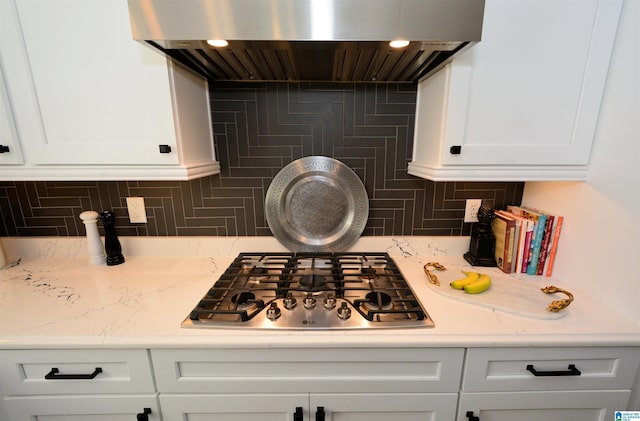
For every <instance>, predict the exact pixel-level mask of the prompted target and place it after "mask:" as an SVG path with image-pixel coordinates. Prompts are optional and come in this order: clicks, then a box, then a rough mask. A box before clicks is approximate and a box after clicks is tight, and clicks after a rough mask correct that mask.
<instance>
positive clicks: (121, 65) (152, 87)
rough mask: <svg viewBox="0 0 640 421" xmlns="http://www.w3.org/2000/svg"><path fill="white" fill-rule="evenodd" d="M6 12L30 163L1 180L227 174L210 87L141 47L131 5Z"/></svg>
mask: <svg viewBox="0 0 640 421" xmlns="http://www.w3.org/2000/svg"><path fill="white" fill-rule="evenodd" d="M0 7H1V8H2V10H1V11H2V32H1V34H2V40H1V43H2V44H1V46H2V49H1V50H0V64H1V65H2V66H3V71H4V73H5V74H4V76H5V80H6V82H7V83H6V86H7V90H8V98H9V99H10V100H11V101H10V104H11V106H12V113H13V119H14V121H15V126H16V131H17V133H18V134H19V138H20V141H21V146H22V153H23V158H24V164H25V165H24V166H22V167H20V168H17V167H14V168H10V169H9V170H8V171H3V173H2V174H1V175H0V179H4V180H87V179H90V180H132V179H133V180H154V179H164V180H189V179H193V178H197V177H203V176H206V175H211V174H217V173H219V172H220V165H219V163H218V162H217V161H216V159H215V152H214V147H213V136H212V127H211V119H210V108H209V93H208V84H207V81H206V80H204V79H202V78H200V77H197V76H195V75H194V74H192V73H190V72H189V71H187V70H186V69H184V68H182V67H180V66H177V65H174V64H173V63H172V62H168V61H167V59H166V58H164V57H163V56H162V55H160V54H158V53H157V52H155V51H152V50H151V49H150V48H148V47H146V46H144V45H142V44H140V43H138V42H136V41H134V40H133V39H132V36H131V29H130V23H129V15H128V8H127V2H126V0H93V1H84V0H5V1H2V2H1V5H0ZM0 162H2V161H0Z"/></svg>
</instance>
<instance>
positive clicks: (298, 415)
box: [293, 406, 303, 421]
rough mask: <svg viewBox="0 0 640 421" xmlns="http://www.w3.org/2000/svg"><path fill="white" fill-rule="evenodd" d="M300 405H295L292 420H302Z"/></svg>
mask: <svg viewBox="0 0 640 421" xmlns="http://www.w3.org/2000/svg"><path fill="white" fill-rule="evenodd" d="M302 420H303V418H302V407H301V406H296V412H294V413H293V421H302Z"/></svg>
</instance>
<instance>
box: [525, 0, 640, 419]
mask: <svg viewBox="0 0 640 421" xmlns="http://www.w3.org/2000/svg"><path fill="white" fill-rule="evenodd" d="M589 168H590V170H589V177H588V180H587V181H586V182H579V183H573V182H562V183H560V182H557V183H556V182H529V183H526V185H525V189H524V196H523V203H524V204H526V205H531V206H536V207H540V208H544V209H547V210H549V211H552V212H556V213H559V214H562V215H565V224H564V227H563V232H562V237H561V241H560V243H559V248H558V254H557V256H556V263H555V266H554V277H556V276H557V277H558V279H563V280H564V279H566V284H567V287H573V288H574V289H576V290H580V291H582V292H585V293H587V294H589V295H591V296H593V297H598V298H599V299H600V300H602V302H603V303H604V304H605V305H606V306H608V307H610V308H611V309H613V310H615V311H617V312H618V313H619V314H621V315H623V316H625V317H627V318H629V319H631V320H633V321H635V323H637V324H639V325H640V276H639V275H638V274H637V267H638V263H639V262H640V0H625V2H624V5H623V10H622V17H621V21H620V27H619V29H618V34H617V38H616V44H615V47H614V51H613V57H612V62H611V67H610V71H609V76H608V79H607V86H606V90H605V94H604V98H603V103H602V110H601V112H600V117H599V119H598V129H597V132H596V139H595V144H594V148H593V152H592V155H591V162H590V167H589ZM629 409H633V410H640V374H639V375H638V379H637V380H636V386H635V388H634V392H633V393H632V397H631V402H630V407H629Z"/></svg>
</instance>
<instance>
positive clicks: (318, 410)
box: [316, 406, 324, 421]
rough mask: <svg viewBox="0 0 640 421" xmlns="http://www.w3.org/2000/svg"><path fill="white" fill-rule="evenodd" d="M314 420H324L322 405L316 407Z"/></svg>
mask: <svg viewBox="0 0 640 421" xmlns="http://www.w3.org/2000/svg"><path fill="white" fill-rule="evenodd" d="M316 421H324V406H319V407H317V408H316Z"/></svg>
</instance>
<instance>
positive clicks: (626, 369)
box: [462, 347, 640, 392]
mask: <svg viewBox="0 0 640 421" xmlns="http://www.w3.org/2000/svg"><path fill="white" fill-rule="evenodd" d="M639 364H640V349H639V348H633V347H616V348H604V347H603V348H472V349H469V350H468V351H467V358H466V364H465V367H466V368H465V372H464V376H463V380H462V390H463V391H465V392H474V391H477V392H485V391H486V392H489V391H512V390H568V389H573V390H576V389H578V390H584V389H631V387H632V385H633V381H634V378H635V375H636V372H637V370H638V365H639ZM534 372H535V374H534Z"/></svg>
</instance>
